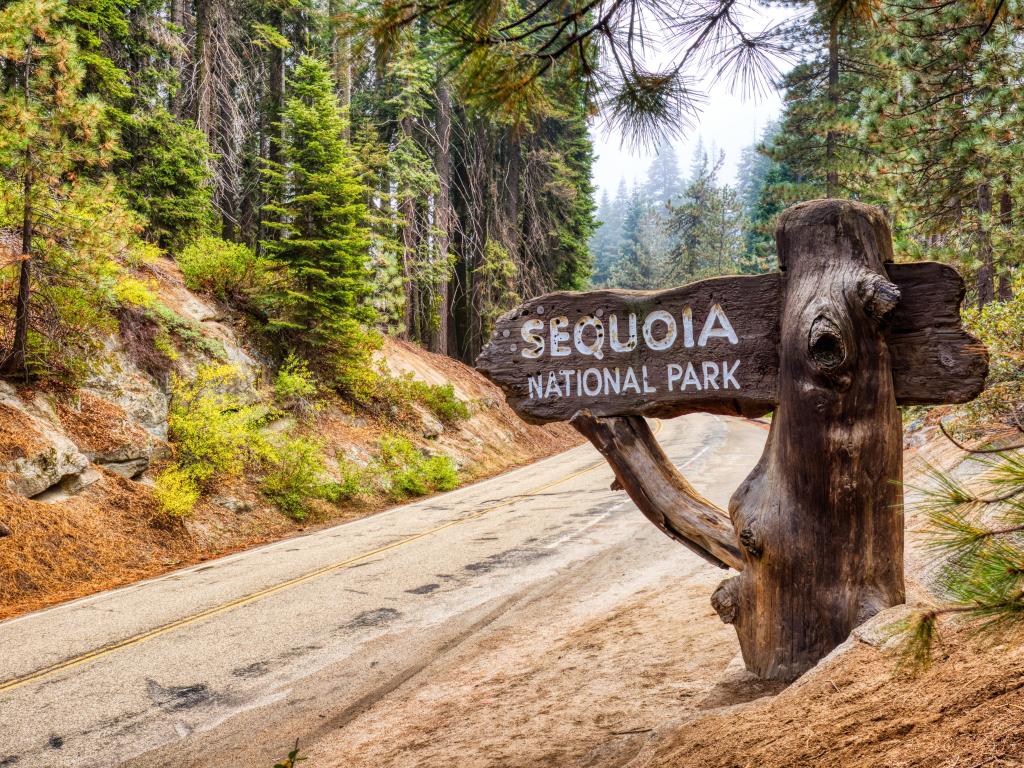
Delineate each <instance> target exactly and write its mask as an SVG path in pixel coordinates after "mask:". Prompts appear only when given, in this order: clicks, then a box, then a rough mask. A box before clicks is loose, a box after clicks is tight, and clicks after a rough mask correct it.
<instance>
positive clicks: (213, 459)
mask: <svg viewBox="0 0 1024 768" xmlns="http://www.w3.org/2000/svg"><path fill="white" fill-rule="evenodd" d="M245 389H246V383H245V381H244V379H243V378H242V376H241V374H240V373H239V372H238V370H237V369H236V368H234V367H233V366H230V365H207V366H204V367H202V368H200V369H199V370H198V371H197V373H196V377H195V379H193V380H191V381H189V380H184V379H182V378H180V377H177V376H175V377H174V378H173V379H172V397H171V407H170V412H169V414H168V418H167V423H168V435H169V437H170V440H171V442H172V444H173V446H174V458H175V463H176V464H177V466H178V467H179V468H180V469H181V470H183V471H184V472H187V473H188V474H189V476H190V477H192V479H193V480H195V481H196V483H197V484H198V485H199V486H200V487H202V486H205V485H206V484H207V483H208V482H209V481H210V480H211V479H212V478H214V477H216V476H229V477H230V476H238V475H240V474H242V472H243V470H244V469H245V467H246V466H247V464H250V463H253V462H258V461H259V460H262V459H267V458H273V453H272V451H271V448H270V446H269V445H268V443H267V441H266V439H265V438H264V437H263V436H262V435H261V434H260V431H259V427H260V426H261V425H262V424H263V422H264V421H265V420H266V417H267V409H266V407H264V406H262V405H259V404H251V403H248V402H246V400H245V399H244V398H243V397H242V396H241V395H240V394H237V392H239V391H244V390H245Z"/></svg>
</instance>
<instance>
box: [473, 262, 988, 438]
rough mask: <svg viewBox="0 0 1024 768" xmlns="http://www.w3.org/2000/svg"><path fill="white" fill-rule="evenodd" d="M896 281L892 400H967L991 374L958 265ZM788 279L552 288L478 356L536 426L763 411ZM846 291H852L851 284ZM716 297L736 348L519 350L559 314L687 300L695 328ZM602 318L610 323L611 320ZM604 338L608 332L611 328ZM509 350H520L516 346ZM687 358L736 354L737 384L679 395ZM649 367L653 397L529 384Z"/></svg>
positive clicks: (918, 268) (906, 272)
mask: <svg viewBox="0 0 1024 768" xmlns="http://www.w3.org/2000/svg"><path fill="white" fill-rule="evenodd" d="M885 268H886V270H887V274H888V275H889V277H890V279H891V280H892V281H893V282H894V283H895V284H896V285H897V287H898V288H899V292H900V299H899V302H898V303H897V305H896V308H895V310H894V311H893V312H892V313H891V315H890V317H889V318H888V319H887V322H886V324H885V326H884V329H883V332H884V334H885V337H886V342H887V344H888V347H889V350H890V358H891V366H892V374H893V381H894V385H895V393H896V401H897V403H899V404H900V405H920V404H927V405H931V404H938V403H962V402H967V401H969V400H972V399H973V398H975V397H977V395H978V394H979V393H980V392H981V390H982V388H983V387H984V383H985V377H986V375H987V373H988V354H987V352H986V350H985V348H984V346H983V345H982V344H981V343H980V342H979V341H978V340H977V339H975V338H974V337H972V336H971V335H970V334H968V333H967V332H966V331H964V330H963V328H962V327H961V324H960V304H961V302H962V300H963V296H964V285H963V280H962V279H961V278H960V276H959V274H958V273H957V272H956V270H955V269H953V268H952V267H949V266H947V265H945V264H939V263H936V262H919V263H910V264H887V265H885ZM782 281H783V275H781V274H778V273H775V274H765V275H751V276H730V277H719V278H711V279H709V280H702V281H699V282H696V283H691V284H689V285H685V286H681V287H679V288H672V289H670V290H666V291H655V292H645V291H621V290H598V291H590V292H587V293H572V292H560V293H551V294H547V295H545V296H541V297H539V298H536V299H532V300H531V301H528V302H526V303H525V304H523V305H522V306H521V307H519V308H518V309H516V310H515V311H514V312H511V313H509V314H507V315H505V316H503V317H502V318H501V319H500V320H499V321H498V323H497V324H496V327H495V330H494V334H493V336H492V339H491V341H490V342H489V343H488V345H487V346H486V347H485V348H484V350H483V352H482V353H481V354H480V357H479V358H478V360H477V363H476V364H477V368H478V369H479V370H480V371H482V372H483V373H484V375H486V376H487V377H488V378H490V379H491V380H492V381H494V382H495V383H497V384H498V385H499V386H500V387H501V388H502V389H503V390H504V392H505V395H506V398H507V399H508V401H509V403H510V404H511V405H512V407H513V408H514V409H515V410H516V412H517V413H518V414H519V415H520V416H522V417H523V418H524V419H526V420H527V421H530V422H534V423H544V422H548V421H567V420H569V419H571V418H572V415H573V414H574V413H575V412H576V411H578V410H582V409H586V410H589V411H590V412H591V413H592V414H593V415H594V416H598V417H601V416H615V415H631V414H632V415H643V416H660V417H666V418H668V417H672V416H678V415H681V414H684V413H691V412H694V411H706V412H710V413H722V414H733V415H740V416H759V415H762V414H765V413H767V412H769V411H771V410H773V409H774V408H775V406H776V404H777V403H778V400H779V395H778V388H779V387H778V371H779V313H780V298H779V297H780V291H781V286H782ZM852 290H855V288H854V289H852ZM715 303H717V304H720V305H721V306H722V308H723V310H724V311H725V312H726V314H727V317H728V319H729V321H730V323H731V325H732V326H733V328H734V329H735V332H736V335H737V337H738V341H739V343H738V344H735V345H733V344H730V343H728V341H727V340H726V339H722V338H712V339H710V340H708V343H707V345H706V346H705V347H697V346H694V347H692V348H686V347H684V346H683V345H682V343H681V342H680V341H677V343H676V344H675V345H674V346H673V347H672V348H671V349H669V350H666V351H654V350H651V349H647V348H645V347H644V345H643V344H642V342H640V343H638V345H637V348H636V349H635V350H633V351H631V352H614V351H612V350H610V349H608V345H607V344H606V345H605V350H604V355H603V359H601V360H596V359H595V358H594V357H593V356H587V355H580V354H578V353H576V352H575V351H574V352H573V354H572V355H570V356H568V357H561V358H556V357H550V356H547V355H545V356H543V357H541V358H539V359H535V360H530V359H525V358H523V357H522V354H521V352H522V349H523V346H524V345H523V340H522V337H521V330H522V327H523V323H524V322H526V321H527V320H533V319H549V318H551V317H554V316H565V317H567V318H568V320H569V325H570V328H571V327H572V325H573V324H574V322H575V320H576V319H577V318H580V317H583V316H586V315H592V314H595V313H597V312H598V311H600V312H601V314H602V317H603V318H607V317H609V316H610V315H612V314H614V315H616V316H617V317H618V318H619V326H620V331H621V328H622V326H623V322H624V321H623V318H628V316H629V314H630V313H633V314H635V315H636V316H637V317H638V324H640V323H642V321H641V320H640V318H643V317H646V316H647V315H648V314H649V313H650V312H652V311H655V310H665V311H668V312H669V313H670V314H671V315H672V316H673V317H675V318H679V317H680V316H681V312H682V309H683V307H685V306H691V307H692V308H693V312H694V315H695V323H694V325H695V333H699V330H700V326H701V324H702V322H703V320H704V318H705V317H706V313H707V309H708V307H710V306H711V305H712V304H715ZM606 325H607V324H606ZM606 333H607V330H606ZM513 347H515V349H513ZM691 361H692V362H693V363H694V364H695V366H696V369H697V371H698V373H700V368H701V364H702V363H703V362H704V361H712V362H716V363H721V362H722V361H739V365H738V369H737V370H736V374H735V378H736V380H737V381H738V383H739V384H740V387H741V389H739V390H736V389H734V388H731V387H730V388H729V389H717V390H715V389H710V388H709V389H701V390H699V391H698V390H695V389H693V388H692V387H690V388H688V389H687V390H686V391H680V390H679V388H678V383H677V385H676V387H675V388H674V389H675V391H669V389H668V386H667V376H666V372H667V367H668V365H669V364H672V363H675V364H677V365H685V364H686V363H687V362H691ZM644 366H646V368H647V373H648V384H649V385H650V386H651V387H653V388H655V389H656V390H657V391H656V392H653V393H651V392H640V393H637V392H634V391H632V390H631V391H629V392H626V393H623V394H618V395H616V394H606V393H603V392H602V393H601V394H599V395H596V396H587V395H586V394H585V393H584V394H583V396H579V395H576V394H574V395H573V396H572V397H564V396H563V397H557V398H555V397H552V398H542V399H538V398H536V397H534V398H531V397H530V396H529V395H530V393H529V391H528V384H527V382H528V379H529V377H531V376H538V375H539V376H541V377H542V378H543V379H544V380H545V381H546V380H547V377H549V376H550V375H551V374H554V375H555V376H556V377H558V378H559V379H560V380H562V381H564V374H562V373H561V372H562V371H565V370H572V371H576V370H585V369H587V368H598V369H604V368H618V369H619V370H620V372H621V371H624V370H625V369H626V368H632V369H633V370H634V371H636V372H637V373H638V375H639V372H640V371H641V370H642V369H643V367H644Z"/></svg>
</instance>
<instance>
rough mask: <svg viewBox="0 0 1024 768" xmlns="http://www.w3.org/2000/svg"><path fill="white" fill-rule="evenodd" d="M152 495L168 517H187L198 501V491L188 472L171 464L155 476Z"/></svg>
mask: <svg viewBox="0 0 1024 768" xmlns="http://www.w3.org/2000/svg"><path fill="white" fill-rule="evenodd" d="M153 495H154V496H155V497H156V500H157V501H158V502H159V503H160V508H161V510H162V511H163V513H164V514H165V515H167V516H168V517H187V516H188V515H190V514H192V510H193V509H194V508H195V506H196V503H197V502H198V501H199V496H200V490H199V485H198V484H197V483H196V481H195V479H194V478H193V477H192V475H191V474H190V473H189V472H188V470H185V469H182V468H181V467H179V466H177V465H174V464H172V465H171V466H169V467H167V468H166V469H165V470H164V471H163V472H161V473H160V474H159V475H158V476H157V478H156V482H155V483H154V484H153Z"/></svg>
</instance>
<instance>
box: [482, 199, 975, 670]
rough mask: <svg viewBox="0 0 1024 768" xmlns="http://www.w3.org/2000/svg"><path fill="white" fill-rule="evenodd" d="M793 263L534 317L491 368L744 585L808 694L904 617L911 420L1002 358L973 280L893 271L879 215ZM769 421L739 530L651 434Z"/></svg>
mask: <svg viewBox="0 0 1024 768" xmlns="http://www.w3.org/2000/svg"><path fill="white" fill-rule="evenodd" d="M776 244H777V247H778V255H779V265H780V268H781V271H780V272H778V273H776V274H768V275H757V276H747V277H721V278H714V279H710V280H702V281H701V282H698V283H693V284H691V285H686V286H683V287H681V288H673V289H671V290H667V291H658V292H632V291H616V290H604V291H592V292H589V293H553V294H549V295H547V296H542V297H540V298H537V299H534V300H532V301H529V302H527V303H525V304H524V305H522V306H521V307H519V308H518V309H516V310H515V311H514V312H511V313H509V314H507V315H505V316H504V317H502V318H501V319H500V320H499V321H498V323H497V326H496V328H495V330H494V336H493V338H492V339H491V340H490V342H489V343H488V345H487V346H486V347H485V348H484V350H483V352H482V353H481V354H480V357H479V359H478V361H477V366H478V367H479V368H480V370H481V371H483V372H484V373H485V374H486V375H487V376H488V377H489V378H490V379H491V380H492V381H494V382H496V383H497V384H499V385H500V386H501V387H502V389H504V391H505V393H506V397H507V399H508V401H509V403H510V404H511V405H512V407H513V408H515V410H516V412H517V413H519V414H520V415H521V416H522V417H523V418H525V419H527V420H528V421H533V422H545V421H562V420H564V421H569V422H570V423H571V424H572V425H573V426H574V427H575V428H576V429H577V430H578V431H579V432H580V433H582V434H583V435H584V436H586V437H587V439H589V440H590V442H591V443H592V444H593V445H594V447H595V448H596V449H597V450H598V451H599V452H600V453H601V455H603V456H604V457H605V459H607V461H608V463H609V464H610V465H611V467H612V469H613V470H614V472H615V485H614V486H613V487H615V488H621V489H622V490H624V491H626V492H627V493H628V494H629V495H630V497H631V498H632V499H633V501H634V502H635V503H636V505H637V508H638V509H639V510H640V511H641V512H642V513H643V514H644V515H645V516H646V517H647V518H648V519H649V520H650V521H651V522H652V523H653V524H654V525H656V526H657V527H658V528H659V529H660V530H661V531H663V532H664V533H665V534H666V535H668V536H670V537H672V538H673V539H675V540H677V541H679V542H680V543H682V544H684V545H686V546H687V547H689V548H690V549H692V550H693V551H695V552H697V553H698V554H699V555H701V556H702V557H704V558H705V559H707V560H708V561H709V562H711V563H714V564H715V565H718V566H721V567H723V568H732V569H734V570H736V571H739V574H738V575H736V576H733V577H731V578H729V579H726V580H725V581H724V582H722V584H721V585H719V587H718V589H717V590H715V593H714V594H713V595H712V605H713V606H714V607H715V610H716V611H717V612H718V614H719V616H721V618H722V620H723V621H725V622H727V623H729V624H732V625H734V626H735V627H736V633H737V636H738V638H739V641H740V648H741V649H742V651H743V658H744V660H745V662H746V665H747V668H748V669H749V670H750V671H752V672H754V673H756V674H758V675H760V676H762V677H767V678H772V679H776V680H793V679H794V678H796V677H797V676H799V675H800V674H802V673H803V672H804V671H805V670H807V669H809V668H810V667H811V666H813V665H814V664H815V663H817V661H818V660H819V659H821V658H822V657H823V656H825V654H827V653H828V652H829V651H831V650H832V649H833V648H835V647H836V646H837V645H838V644H839V643H841V642H842V641H843V640H844V639H845V638H846V637H847V636H848V635H849V633H850V631H851V630H852V629H853V627H855V626H857V625H858V624H860V623H861V622H863V621H865V620H866V619H868V618H869V617H871V616H872V615H874V614H875V613H877V612H878V611H879V610H882V609H883V608H886V607H888V606H891V605H896V604H898V603H901V602H903V600H904V598H905V587H904V581H903V534H904V532H903V493H902V489H901V486H900V483H901V480H902V473H903V461H902V459H903V454H902V440H901V436H900V416H899V411H898V410H897V407H896V406H897V405H898V404H933V403H961V402H966V401H967V400H970V399H971V398H973V397H975V396H976V395H977V394H978V393H979V392H981V390H982V388H983V386H984V382H985V375H986V373H987V369H988V354H987V352H986V350H985V348H984V346H983V345H982V344H980V343H979V342H978V341H977V340H976V339H974V338H972V337H971V336H970V335H968V334H967V333H966V332H965V331H964V330H963V329H962V328H961V327H960V302H961V301H962V299H963V296H964V286H963V282H962V281H961V279H960V276H959V275H958V274H957V273H956V271H955V270H953V269H951V268H950V267H947V266H944V265H942V264H934V263H917V264H894V263H892V240H891V235H890V233H889V226H888V223H887V221H886V218H885V215H884V213H883V212H882V211H881V210H880V209H878V208H873V207H871V206H867V205H863V204H861V203H857V202H853V201H846V200H813V201H809V202H806V203H800V204H799V205H795V206H793V207H792V208H789V209H788V210H786V211H785V212H784V213H783V214H782V215H781V216H780V217H779V225H778V229H777V231H776ZM769 410H773V411H774V416H773V418H772V423H771V427H770V432H769V435H768V441H767V443H766V444H765V450H764V454H763V455H762V457H761V460H760V461H759V462H758V464H757V466H756V467H755V468H754V470H753V471H752V472H751V473H750V475H749V476H748V477H747V479H746V480H745V481H744V482H743V484H742V485H741V486H740V487H739V488H738V489H737V490H736V492H735V493H734V494H733V497H732V499H731V501H730V503H729V511H728V512H726V510H724V509H720V508H718V507H717V506H715V505H714V504H713V503H712V502H710V501H709V500H707V499H705V498H704V497H702V496H701V495H700V494H699V493H697V491H696V490H695V489H694V488H693V486H691V485H690V484H689V483H688V482H687V481H686V478H685V477H683V475H682V474H681V473H680V472H679V470H678V469H676V467H675V466H673V464H672V462H671V461H670V460H669V458H668V457H667V456H666V455H665V453H664V451H662V450H661V447H660V446H659V445H658V443H657V440H655V438H654V435H653V434H652V432H651V430H650V427H649V425H648V423H647V421H646V420H645V419H644V418H643V416H675V415H679V414H683V413H687V412H690V411H710V412H713V413H725V414H738V415H744V416H752V415H757V414H761V413H764V412H766V411H769Z"/></svg>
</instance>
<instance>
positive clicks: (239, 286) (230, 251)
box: [178, 236, 271, 304]
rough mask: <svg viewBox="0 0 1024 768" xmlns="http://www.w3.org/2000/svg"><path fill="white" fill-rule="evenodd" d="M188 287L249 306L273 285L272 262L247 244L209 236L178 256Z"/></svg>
mask: <svg viewBox="0 0 1024 768" xmlns="http://www.w3.org/2000/svg"><path fill="white" fill-rule="evenodd" d="M178 264H179V265H180V266H181V272H182V274H183V275H184V276H185V285H187V286H188V287H189V288H191V289H192V290H193V291H202V292H203V293H208V294H211V295H213V296H216V297H217V298H219V299H223V300H224V301H231V302H234V303H237V304H244V303H247V302H249V301H251V300H253V299H254V298H256V297H257V296H260V295H262V294H263V293H264V292H265V291H266V290H267V288H268V286H269V283H270V275H271V272H270V269H271V263H270V262H269V261H268V260H267V259H265V258H263V257H261V256H257V255H256V253H255V252H254V251H253V249H252V248H250V247H249V246H247V245H242V244H241V243H232V242H229V241H227V240H221V239H220V238H219V237H212V236H205V237H201V238H199V239H198V240H196V241H195V242H194V243H192V244H191V245H189V246H188V247H187V248H185V249H184V250H183V251H182V252H181V253H180V254H179V255H178Z"/></svg>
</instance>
